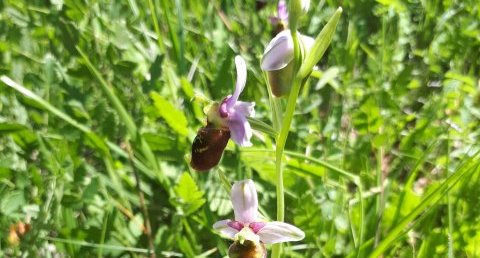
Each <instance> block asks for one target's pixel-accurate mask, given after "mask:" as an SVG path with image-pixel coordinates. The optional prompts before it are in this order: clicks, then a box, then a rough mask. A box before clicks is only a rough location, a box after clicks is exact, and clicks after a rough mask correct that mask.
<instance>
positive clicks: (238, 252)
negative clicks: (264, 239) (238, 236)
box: [228, 240, 267, 258]
mask: <svg viewBox="0 0 480 258" xmlns="http://www.w3.org/2000/svg"><path fill="white" fill-rule="evenodd" d="M228 257H230V258H264V257H267V250H266V249H265V245H264V244H262V243H261V242H254V241H250V240H245V241H243V244H242V243H240V241H235V242H234V243H233V244H232V245H230V248H228Z"/></svg>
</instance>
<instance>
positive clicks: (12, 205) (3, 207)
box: [0, 190, 25, 216]
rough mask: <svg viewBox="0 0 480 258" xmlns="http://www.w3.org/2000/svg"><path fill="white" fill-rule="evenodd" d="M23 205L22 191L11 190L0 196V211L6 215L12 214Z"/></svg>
mask: <svg viewBox="0 0 480 258" xmlns="http://www.w3.org/2000/svg"><path fill="white" fill-rule="evenodd" d="M23 205H25V196H24V194H23V191H20V190H19V191H12V192H9V193H7V194H6V195H5V196H3V197H2V201H1V203H0V212H1V213H3V214H4V215H7V216H8V215H12V214H13V213H15V212H16V211H17V210H18V209H19V208H20V207H21V206H23Z"/></svg>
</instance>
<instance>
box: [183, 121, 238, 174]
mask: <svg viewBox="0 0 480 258" xmlns="http://www.w3.org/2000/svg"><path fill="white" fill-rule="evenodd" d="M228 139H230V130H228V129H223V128H213V127H209V126H207V127H202V128H200V130H198V133H197V136H196V137H195V139H194V140H193V144H192V160H191V161H190V166H192V168H193V169H195V170H197V171H207V170H209V169H211V168H213V167H214V166H216V165H217V164H218V162H220V158H221V157H222V154H223V150H224V149H225V147H226V146H227V143H228Z"/></svg>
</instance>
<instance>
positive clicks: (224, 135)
mask: <svg viewBox="0 0 480 258" xmlns="http://www.w3.org/2000/svg"><path fill="white" fill-rule="evenodd" d="M235 66H236V69H237V81H236V83H235V90H234V92H233V94H232V95H228V96H227V97H225V98H224V99H223V101H222V102H221V103H214V104H212V105H211V106H210V108H209V110H208V112H207V126H206V127H202V128H201V129H200V130H199V131H198V133H197V136H196V137H195V139H194V141H193V144H192V160H191V162H190V165H191V166H192V167H193V168H194V169H195V170H198V171H206V170H209V169H211V168H212V167H214V166H216V165H217V164H218V162H219V161H220V158H221V157H222V153H223V150H224V149H225V147H226V146H227V143H228V139H230V138H231V139H232V140H233V141H234V142H235V143H236V144H238V145H240V146H243V147H248V146H251V145H252V143H251V142H250V138H251V137H252V127H251V126H250V124H249V123H248V120H247V117H253V116H254V115H255V110H254V106H255V103H253V102H244V101H239V100H238V98H239V97H240V94H241V93H242V91H243V89H244V88H245V84H246V82H247V66H246V64H245V60H243V58H242V57H241V56H236V57H235Z"/></svg>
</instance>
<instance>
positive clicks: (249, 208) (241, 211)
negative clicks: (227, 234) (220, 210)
mask: <svg viewBox="0 0 480 258" xmlns="http://www.w3.org/2000/svg"><path fill="white" fill-rule="evenodd" d="M231 199H232V205H233V211H234V213H235V220H236V221H239V222H242V223H244V224H247V223H251V222H254V221H255V220H256V219H257V212H258V211H257V210H258V199H257V190H256V189H255V184H254V183H253V181H252V180H250V179H246V180H243V181H239V182H235V184H233V186H232V192H231Z"/></svg>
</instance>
